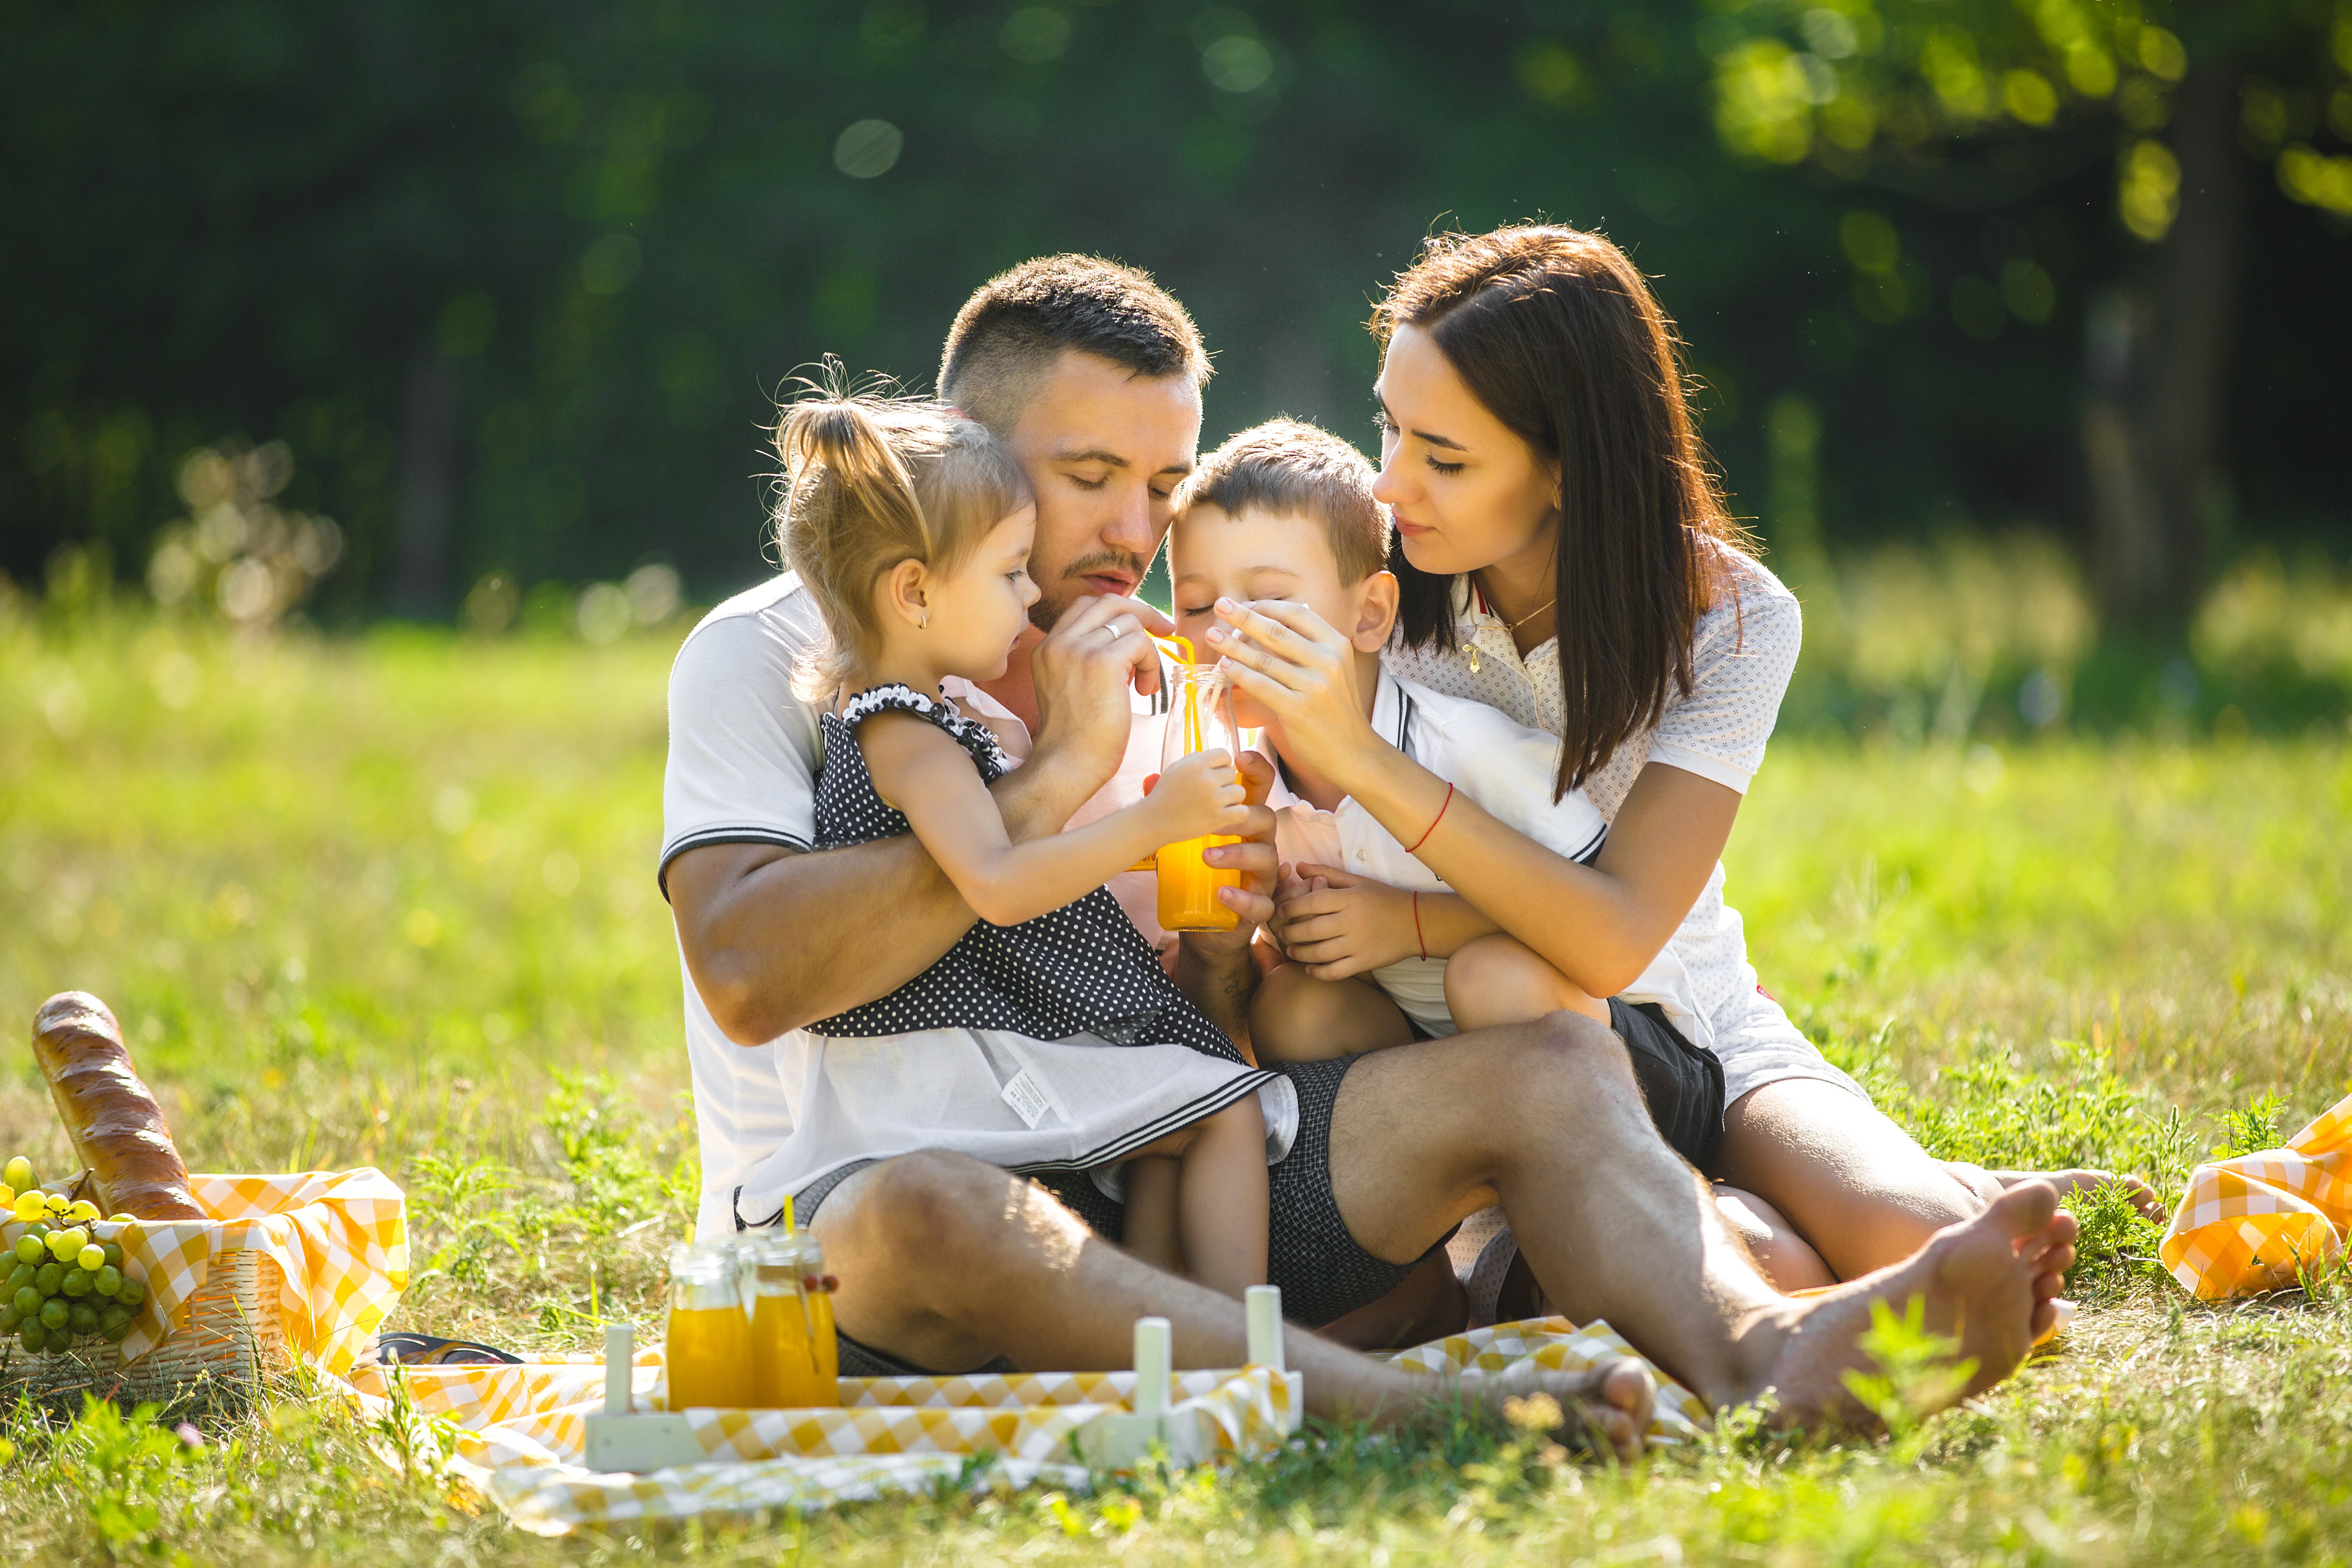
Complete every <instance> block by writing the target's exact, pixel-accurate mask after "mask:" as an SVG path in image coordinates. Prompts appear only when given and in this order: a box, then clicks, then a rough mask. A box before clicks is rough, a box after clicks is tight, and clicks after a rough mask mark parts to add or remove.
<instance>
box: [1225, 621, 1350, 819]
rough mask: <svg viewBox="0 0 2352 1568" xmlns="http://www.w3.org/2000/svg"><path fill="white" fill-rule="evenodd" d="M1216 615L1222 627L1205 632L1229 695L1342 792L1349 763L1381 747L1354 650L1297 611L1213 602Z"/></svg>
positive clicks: (1347, 786)
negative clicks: (1263, 715) (1250, 704)
mask: <svg viewBox="0 0 2352 1568" xmlns="http://www.w3.org/2000/svg"><path fill="white" fill-rule="evenodd" d="M1216 610H1217V620H1218V621H1219V622H1222V623H1224V624H1223V625H1212V626H1210V627H1209V631H1208V641H1209V650H1210V651H1211V652H1213V653H1215V654H1217V655H1219V656H1220V657H1221V658H1222V668H1223V670H1224V672H1225V674H1226V675H1227V676H1228V677H1229V678H1230V679H1232V680H1233V683H1234V690H1236V691H1238V692H1241V693H1243V694H1244V695H1245V696H1248V697H1250V698H1253V699H1255V700H1256V701H1257V702H1258V704H1259V705H1260V706H1262V707H1263V708H1265V710H1266V711H1267V712H1268V713H1269V714H1271V715H1272V716H1273V718H1274V720H1275V721H1276V723H1278V724H1280V725H1281V726H1282V736H1283V740H1284V741H1285V742H1286V743H1287V744H1288V745H1290V746H1291V747H1292V748H1294V749H1295V754H1296V755H1297V759H1298V761H1299V762H1300V763H1304V764H1305V765H1306V766H1307V768H1309V769H1311V770H1312V771H1314V772H1316V773H1320V774H1322V775H1323V776H1324V777H1325V778H1327V779H1329V780H1330V781H1331V782H1332V783H1333V784H1338V785H1339V787H1340V788H1342V789H1348V788H1349V778H1350V777H1351V776H1352V769H1351V767H1350V763H1352V762H1354V761H1355V760H1356V759H1358V758H1360V757H1364V756H1367V755H1370V753H1371V752H1372V751H1373V750H1374V749H1375V748H1377V747H1378V746H1379V745H1380V743H1381V742H1380V738H1379V737H1378V736H1376V735H1374V734H1373V733H1372V726H1371V721H1370V719H1368V718H1366V717H1365V713H1366V710H1367V706H1368V705H1367V703H1366V702H1365V700H1364V699H1365V693H1364V692H1363V691H1362V690H1360V689H1359V688H1358V686H1357V683H1356V649H1355V647H1354V646H1353V645H1352V644H1350V643H1349V640H1348V639H1347V638H1346V637H1344V636H1342V635H1341V634H1339V632H1337V631H1335V630H1333V629H1332V628H1331V627H1330V626H1327V625H1326V624H1325V623H1324V620H1323V617H1322V616H1318V615H1317V614H1316V613H1315V612H1314V611H1313V610H1310V609H1308V608H1307V606H1306V605H1294V604H1291V603H1288V602H1287V601H1286V600H1281V599H1260V600H1258V601H1256V602H1255V604H1248V605H1244V604H1242V603H1240V602H1239V601H1237V600H1234V599H1219V600H1218V601H1217V605H1216ZM1353 793H1354V791H1353V790H1352V789H1350V790H1349V794H1353Z"/></svg>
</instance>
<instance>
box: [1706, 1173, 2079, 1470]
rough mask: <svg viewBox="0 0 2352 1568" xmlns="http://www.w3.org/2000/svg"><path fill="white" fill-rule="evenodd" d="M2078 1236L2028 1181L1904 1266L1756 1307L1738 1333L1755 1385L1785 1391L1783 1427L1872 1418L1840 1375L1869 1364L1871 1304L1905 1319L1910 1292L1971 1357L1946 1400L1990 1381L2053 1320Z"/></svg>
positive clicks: (1934, 1324)
mask: <svg viewBox="0 0 2352 1568" xmlns="http://www.w3.org/2000/svg"><path fill="white" fill-rule="evenodd" d="M2074 1235H2075V1225H2074V1216H2073V1215H2069V1214H2066V1213H2064V1212H2063V1211H2062V1210H2060V1209H2059V1207H2058V1194H2057V1192H2056V1190H2055V1189H2054V1188H2053V1187H2052V1186H2051V1185H2050V1184H2049V1183H2047V1182H2042V1181H2025V1182H2021V1183H2020V1184H2018V1185H2016V1186H2014V1187H2011V1188H2010V1189H2009V1190H2008V1191H2006V1192H2004V1193H2003V1194H2001V1195H2000V1197H1999V1198H1997V1199H1995V1200H1994V1201H1993V1203H1992V1204H1991V1205H1990V1206H1989V1207H1988V1208H1987V1209H1986V1210H1985V1212H1984V1213H1983V1214H1981V1215H1978V1216H1977V1217H1976V1218H1974V1219H1971V1220H1964V1221H1962V1222H1961V1223H1960V1224H1958V1225H1954V1226H1946V1227H1945V1228H1944V1229H1942V1230H1939V1231H1937V1233H1936V1234H1935V1236H1934V1237H1930V1238H1929V1240H1928V1242H1927V1246H1925V1247H1921V1248H1920V1249H1919V1250H1918V1251H1917V1252H1916V1253H1914V1254H1912V1256H1911V1257H1909V1258H1906V1259H1905V1260H1904V1261H1903V1262H1901V1263H1897V1264H1895V1265H1893V1266H1892V1267H1890V1268H1882V1269H1879V1270H1877V1271H1876V1272H1875V1273H1871V1274H1865V1275H1864V1276H1863V1277H1862V1278H1861V1279H1855V1280H1853V1281H1851V1282H1850V1283H1848V1284H1846V1285H1843V1286H1842V1287H1840V1288H1839V1289H1836V1290H1834V1291H1832V1292H1830V1293H1829V1294H1827V1295H1822V1296H1815V1297H1811V1298H1807V1299H1805V1300H1792V1301H1788V1302H1785V1303H1782V1304H1780V1305H1779V1306H1776V1307H1773V1308H1769V1309H1767V1310H1765V1311H1764V1312H1762V1313H1759V1315H1758V1317H1757V1318H1756V1319H1755V1320H1753V1321H1751V1323H1750V1324H1749V1325H1748V1326H1747V1327H1746V1328H1745V1329H1743V1331H1742V1333H1741V1336H1740V1339H1741V1344H1740V1351H1741V1357H1742V1360H1743V1361H1746V1362H1748V1364H1750V1365H1752V1366H1753V1367H1754V1368H1755V1369H1756V1371H1755V1373H1754V1377H1753V1385H1754V1389H1755V1392H1756V1393H1757V1394H1762V1393H1764V1392H1765V1391H1766V1390H1767V1389H1769V1390H1771V1391H1772V1392H1773V1393H1774V1394H1776V1395H1777V1396H1778V1409H1777V1410H1776V1412H1775V1414H1774V1417H1773V1419H1774V1424H1775V1425H1777V1426H1818V1425H1849V1424H1857V1423H1860V1422H1864V1421H1866V1420H1867V1419H1868V1417H1867V1415H1866V1413H1865V1412H1864V1411H1863V1409H1862V1407H1861V1406H1860V1405H1858V1404H1857V1403H1856V1402H1855V1401H1854V1399H1853V1395H1852V1394H1849V1393H1848V1392H1847V1390H1846V1387H1845V1383H1844V1374H1845V1373H1847V1372H1849V1371H1853V1370H1856V1369H1859V1368H1861V1367H1863V1366H1864V1365H1865V1364H1866V1358H1865V1357H1864V1354H1863V1352H1862V1348H1861V1342H1862V1338H1863V1336H1864V1334H1866V1333H1868V1332H1869V1331H1870V1328H1871V1308H1872V1307H1873V1305H1874V1304H1876V1303H1880V1302H1884V1303H1885V1305H1886V1306H1887V1307H1889V1308H1890V1309H1892V1310H1894V1311H1895V1312H1896V1313H1897V1314H1898V1315H1899V1314H1900V1313H1902V1312H1903V1311H1904V1310H1906V1307H1907V1306H1908V1305H1909V1303H1910V1302H1911V1300H1913V1299H1914V1298H1917V1299H1919V1300H1922V1301H1924V1302H1925V1304H1926V1308H1927V1315H1926V1326H1927V1329H1928V1330H1929V1331H1931V1332H1934V1333H1938V1334H1945V1335H1948V1336H1950V1337H1952V1338H1954V1339H1956V1340H1958V1342H1959V1352H1958V1353H1959V1355H1960V1357H1961V1358H1962V1359H1964V1360H1969V1361H1973V1362H1974V1363H1975V1367H1974V1370H1973V1371H1972V1372H1971V1373H1970V1374H1969V1379H1968V1381H1967V1383H1966V1384H1965V1385H1964V1386H1961V1387H1958V1389H1956V1390H1955V1391H1954V1392H1953V1393H1952V1394H1951V1395H1950V1400H1949V1401H1948V1403H1950V1402H1957V1401H1958V1400H1960V1399H1965V1398H1967V1397H1968V1396H1969V1395H1970V1394H1976V1393H1978V1392H1979V1391H1981V1390H1983V1389H1986V1388H1990V1387H1991V1386H1992V1385H1993V1384H1996V1383H1998V1382H2000V1380H2001V1379H2002V1378H2005V1377H2007V1376H2008V1375H2009V1374H2010V1373H2011V1372H2013V1371H2014V1370H2016V1367H2017V1363H2019V1362H2021V1361H2022V1360H2023V1359H2024V1358H2025V1353H2026V1352H2027V1351H2028V1350H2030V1349H2032V1345H2033V1342H2034V1340H2035V1338H2036V1337H2037V1336H2038V1335H2040V1334H2041V1333H2042V1331H2044V1330H2046V1329H2047V1328H2049V1327H2050V1325H2051V1323H2052V1322H2053V1321H2054V1320H2055V1317H2056V1309H2055V1308H2054V1307H2053V1305H2052V1304H2051V1303H2052V1301H2053V1300H2054V1299H2055V1297H2056V1296H2057V1294H2058V1286H2059V1279H2060V1277H2061V1276H2063V1274H2064V1273H2065V1271H2066V1270H2067V1268H2070V1267H2071V1266H2072V1265H2073V1263H2074ZM1751 1341H1752V1345H1751Z"/></svg>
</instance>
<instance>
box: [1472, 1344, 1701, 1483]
mask: <svg viewBox="0 0 2352 1568" xmlns="http://www.w3.org/2000/svg"><path fill="white" fill-rule="evenodd" d="M1458 1386H1459V1387H1460V1389H1461V1392H1462V1397H1463V1398H1464V1399H1465V1400H1468V1401H1470V1402H1471V1403H1473V1404H1475V1405H1482V1406H1484V1407H1485V1408H1486V1410H1487V1411H1489V1412H1490V1413H1492V1414H1493V1415H1497V1416H1500V1417H1502V1418H1503V1419H1505V1420H1513V1419H1517V1421H1519V1422H1521V1423H1524V1422H1525V1420H1526V1418H1527V1414H1528V1405H1527V1404H1525V1403H1516V1402H1521V1401H1528V1400H1530V1399H1531V1398H1532V1396H1534V1395H1538V1394H1548V1395H1549V1396H1550V1398H1551V1399H1552V1400H1553V1401H1554V1402H1555V1403H1556V1404H1557V1405H1559V1423H1558V1426H1557V1430H1556V1432H1555V1436H1557V1437H1558V1438H1559V1440H1560V1441H1562V1442H1564V1443H1567V1444H1569V1445H1570V1446H1571V1447H1578V1446H1581V1445H1583V1444H1584V1443H1586V1442H1588V1441H1589V1442H1591V1444H1593V1445H1594V1446H1595V1447H1599V1448H1600V1449H1601V1451H1602V1452H1603V1453H1606V1454H1609V1455H1611V1456H1612V1457H1613V1458H1616V1459H1617V1460H1618V1461H1619V1462H1620V1463H1630V1462H1631V1461H1632V1460H1633V1458H1635V1457H1637V1456H1638V1455H1639V1454H1640V1453H1641V1452H1642V1448H1643V1445H1644V1443H1645V1442H1646V1441H1647V1436H1646V1435H1647V1433H1648V1432H1649V1430H1650V1417H1651V1415H1653V1414H1654V1411H1655V1410H1656V1407H1657V1399H1658V1385H1657V1382H1656V1380H1655V1379H1654V1378H1652V1377H1651V1375H1650V1369H1649V1368H1648V1367H1647V1366H1644V1365H1643V1363H1640V1362H1638V1361H1612V1362H1604V1363H1601V1365H1599V1366H1597V1367H1594V1368H1593V1369H1592V1370H1591V1372H1548V1371H1545V1370H1543V1369H1542V1368H1539V1367H1538V1366H1536V1365H1535V1364H1534V1363H1531V1362H1521V1363H1518V1365H1517V1366H1515V1367H1513V1368H1512V1369H1511V1370H1510V1371H1508V1372H1507V1373H1502V1374H1500V1375H1498V1376H1495V1377H1465V1378H1464V1379H1463V1380H1462V1381H1461V1383H1460V1384H1459V1385H1458Z"/></svg>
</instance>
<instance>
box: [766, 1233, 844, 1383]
mask: <svg viewBox="0 0 2352 1568" xmlns="http://www.w3.org/2000/svg"><path fill="white" fill-rule="evenodd" d="M743 1253H744V1258H745V1268H744V1271H743V1272H744V1279H745V1284H746V1289H747V1290H748V1291H749V1295H748V1297H747V1301H746V1304H747V1305H748V1307H749V1309H750V1311H751V1401H750V1402H751V1404H752V1405H758V1406H761V1408H765V1409H793V1408H799V1407H802V1406H805V1405H838V1404H840V1403H841V1391H840V1387H839V1385H838V1384H837V1383H836V1381H835V1369H836V1368H837V1367H838V1365H839V1357H840V1352H839V1347H838V1345H837V1344H836V1342H835V1340H834V1335H833V1298H832V1293H831V1292H830V1291H829V1290H828V1289H826V1288H825V1284H826V1281H825V1274H824V1249H823V1248H822V1247H818V1246H817V1244H816V1243H815V1242H814V1241H812V1240H810V1239H808V1238H807V1237H798V1236H791V1235H782V1236H767V1237H760V1238H759V1239H757V1240H754V1241H750V1242H747V1243H745V1244H744V1248H743Z"/></svg>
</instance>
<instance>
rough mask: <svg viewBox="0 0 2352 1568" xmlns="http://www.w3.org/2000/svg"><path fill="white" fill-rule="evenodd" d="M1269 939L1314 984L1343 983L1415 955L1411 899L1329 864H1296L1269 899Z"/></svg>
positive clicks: (1400, 891)
mask: <svg viewBox="0 0 2352 1568" xmlns="http://www.w3.org/2000/svg"><path fill="white" fill-rule="evenodd" d="M1272 930H1273V932H1274V937H1275V940H1276V942H1280V943H1281V944H1282V951H1283V952H1284V954H1285V955H1286V957H1288V958H1289V960H1290V961H1291V962H1292V963H1297V964H1301V965H1303V966H1304V967H1305V968H1306V970H1307V973H1309V974H1311V975H1313V976H1314V977H1315V978H1316V979H1318V980H1345V979H1347V978H1348V977H1349V975H1351V974H1363V973H1369V972H1370V971H1371V970H1375V969H1379V968H1381V967H1382V966H1383V965H1386V964H1391V963H1395V962H1396V961H1397V960H1398V959H1400V958H1412V957H1416V956H1418V955H1419V953H1420V952H1421V944H1420V942H1419V941H1418V940H1417V939H1416V938H1415V937H1414V935H1413V930H1412V894H1411V893H1409V892H1407V891H1405V890H1404V889H1400V888H1391V887H1390V886H1389V885H1388V884H1387V883H1385V882H1375V881H1373V880H1371V879H1370V878H1367V877H1359V876H1357V875H1355V874H1354V873H1353V872H1349V871H1342V870H1340V869H1339V868H1337V867H1335V866H1317V865H1312V864H1302V865H1300V866H1298V867H1297V868H1295V870H1294V874H1293V875H1291V876H1290V877H1287V878H1286V879H1284V880H1283V883H1282V886H1281V888H1280V889H1279V890H1278V891H1277V892H1276V895H1275V903H1274V923H1273V926H1272Z"/></svg>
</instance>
